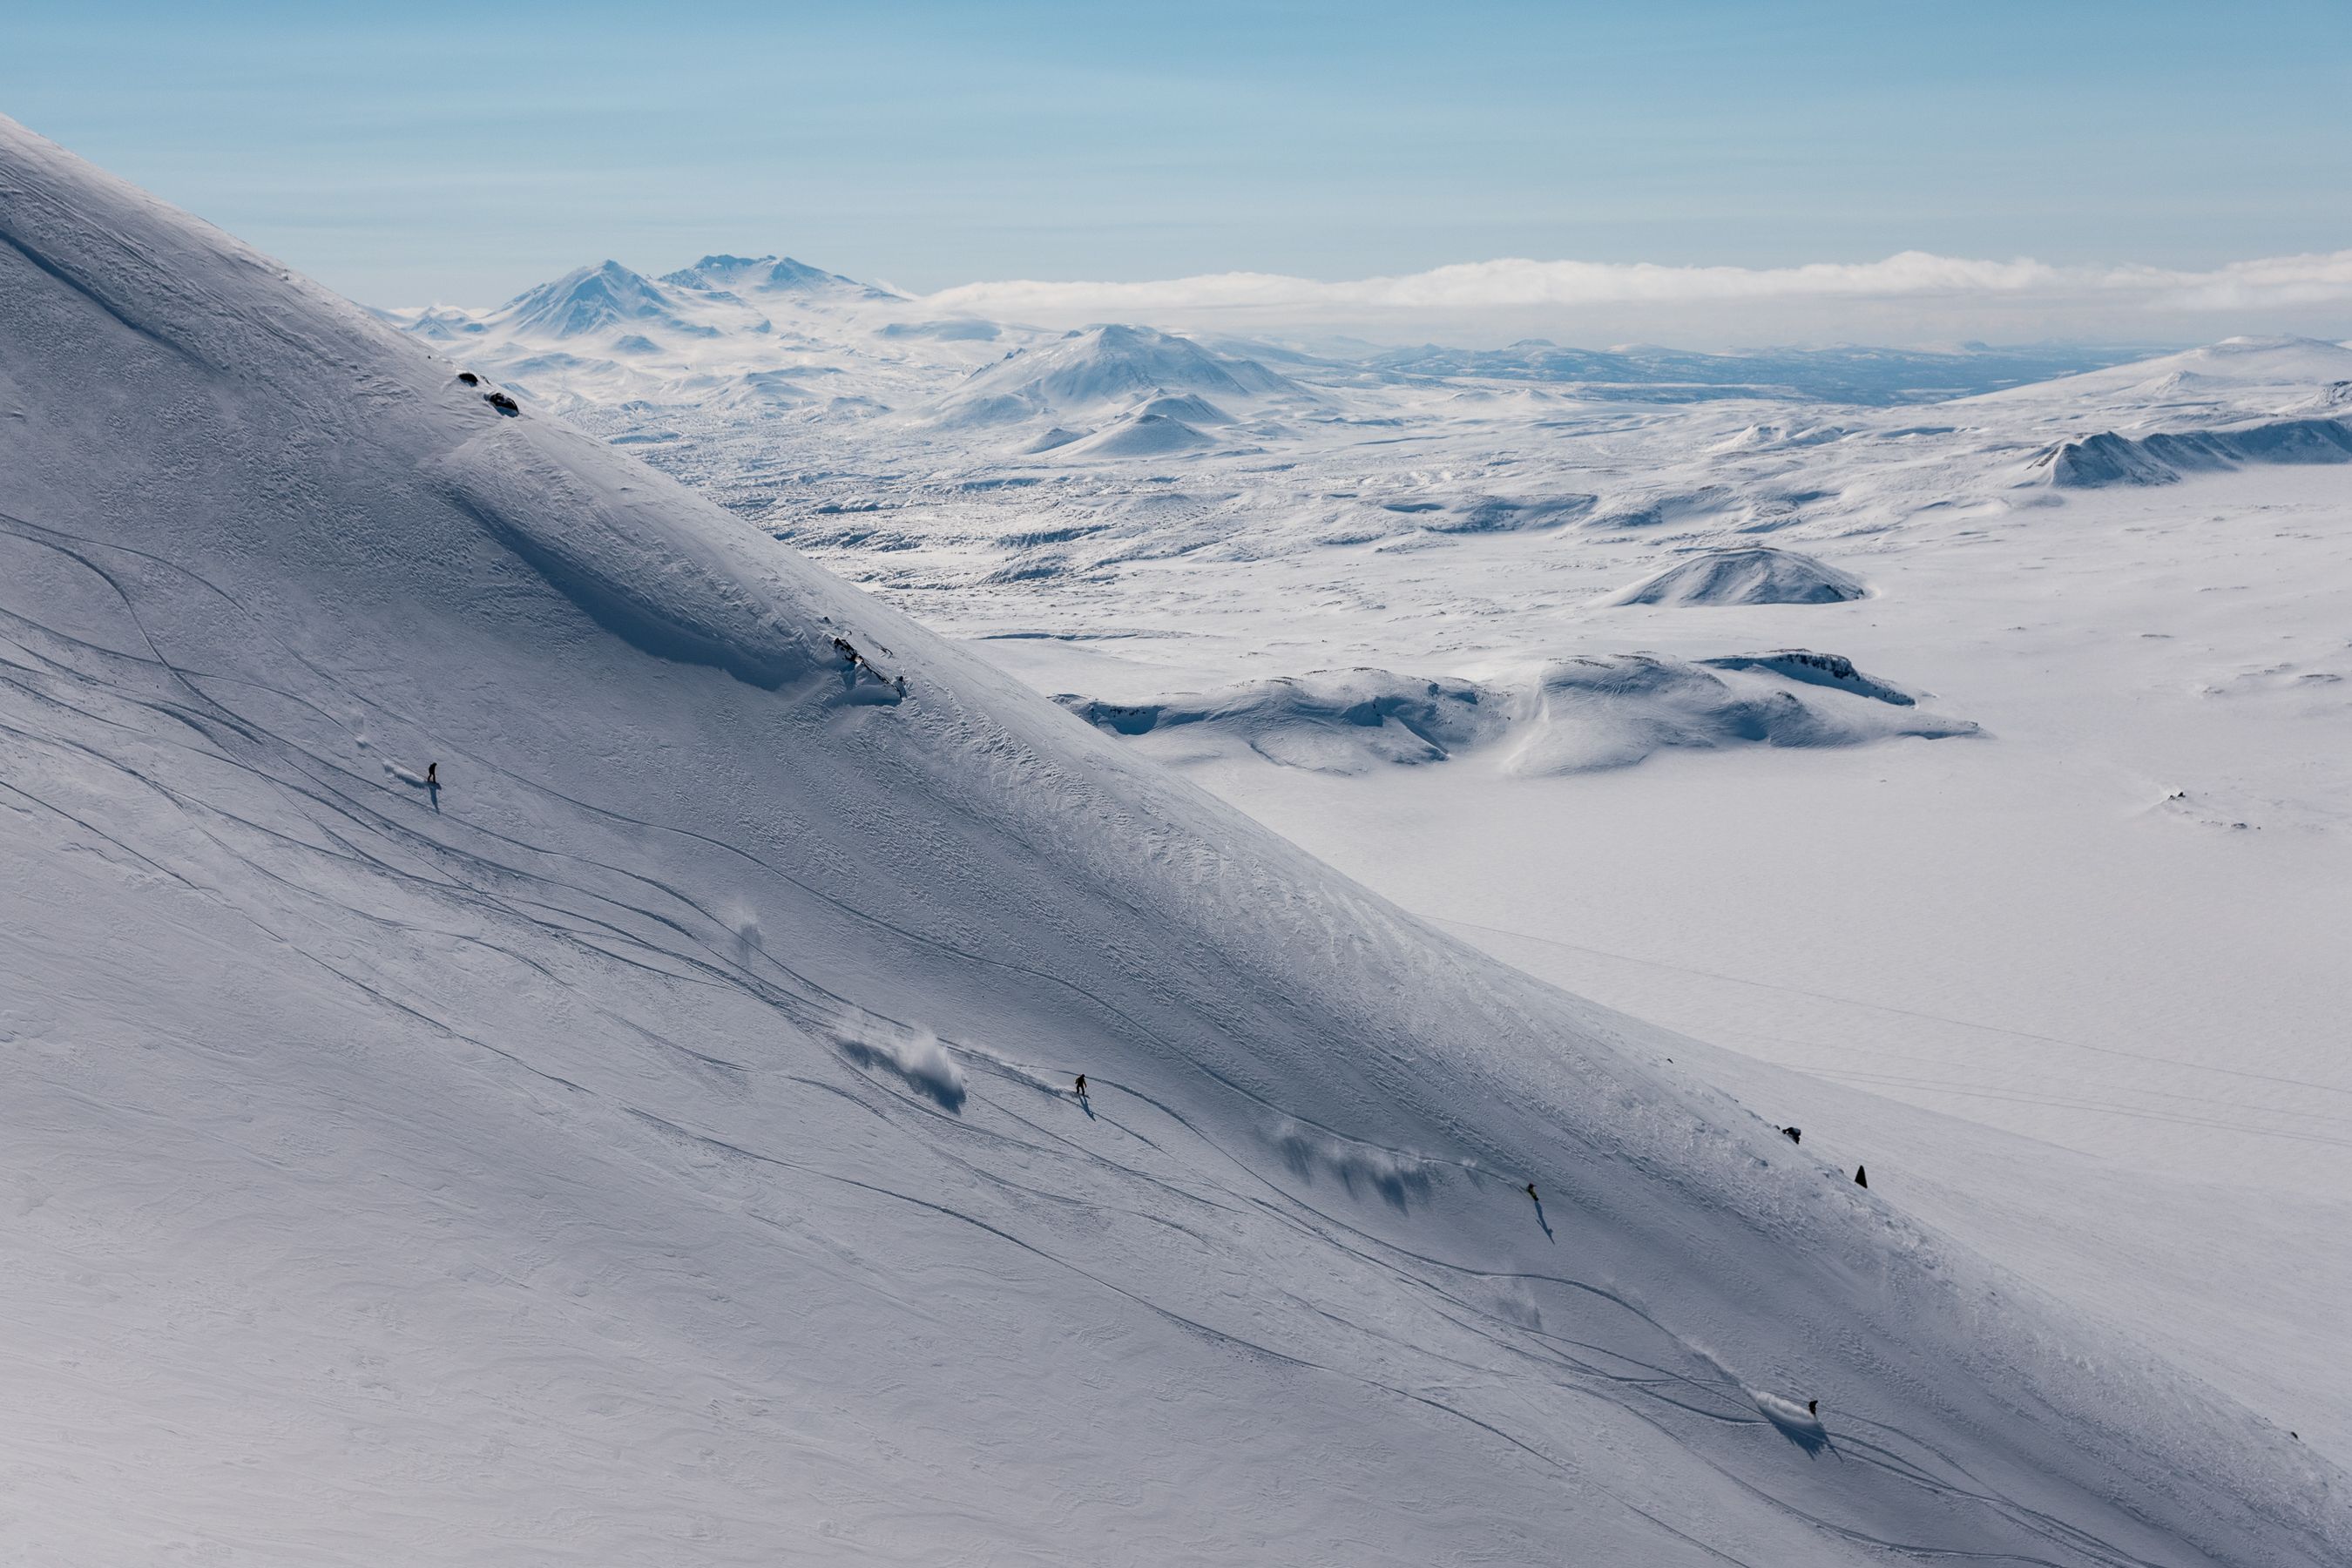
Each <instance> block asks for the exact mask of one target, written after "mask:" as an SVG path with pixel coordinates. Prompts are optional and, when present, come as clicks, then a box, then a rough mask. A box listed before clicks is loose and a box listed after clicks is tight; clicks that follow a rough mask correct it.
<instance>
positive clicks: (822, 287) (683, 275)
mask: <svg viewBox="0 0 2352 1568" xmlns="http://www.w3.org/2000/svg"><path fill="white" fill-rule="evenodd" d="M661 280H662V281H663V282H664V283H667V284H671V285H673V286H675V287H677V288H680V289H724V290H726V291H728V292H730V293H736V294H841V295H849V296H852V297H855V298H859V299H867V300H893V299H896V298H898V296H897V295H895V294H891V293H889V292H888V291H887V290H886V289H877V288H874V287H873V286H872V285H870V284H866V283H860V282H859V281H857V280H856V279H854V278H844V277H843V276H842V275H841V274H840V273H838V272H827V271H825V270H824V269H823V268H816V267H811V266H810V265H808V264H807V263H806V262H804V261H795V260H793V258H791V257H789V256H748V257H747V256H706V257H704V258H702V259H701V260H699V261H698V262H696V263H694V265H692V266H691V267H681V268H678V269H677V271H675V272H666V273H664V274H662V279H661Z"/></svg>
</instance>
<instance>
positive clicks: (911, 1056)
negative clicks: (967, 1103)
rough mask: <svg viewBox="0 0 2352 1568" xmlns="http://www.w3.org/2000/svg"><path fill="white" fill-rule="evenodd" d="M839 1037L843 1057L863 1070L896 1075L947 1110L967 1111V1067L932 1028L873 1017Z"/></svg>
mask: <svg viewBox="0 0 2352 1568" xmlns="http://www.w3.org/2000/svg"><path fill="white" fill-rule="evenodd" d="M839 1039H840V1042H841V1051H842V1054H843V1055H844V1056H845V1057H847V1058H849V1059H850V1060H851V1061H853V1062H856V1064H857V1065H858V1066H859V1067H862V1068H883V1069H884V1070H886V1071H888V1072H894V1073H896V1074H898V1076H899V1077H900V1078H902V1079H906V1080H907V1084H908V1087H909V1088H911V1089H915V1090H917V1091H918V1092H919V1093H922V1094H927V1095H929V1096H930V1098H932V1099H933V1100H938V1101H939V1102H940V1105H942V1106H943V1107H945V1108H946V1109H948V1110H962V1109H963V1100H964V1093H965V1089H964V1079H963V1068H961V1067H960V1066H959V1065H957V1063H956V1060H955V1058H952V1057H950V1056H949V1055H948V1052H947V1047H945V1046H942V1045H940V1038H939V1037H938V1036H937V1035H934V1034H932V1033H931V1032H930V1031H929V1029H919V1028H909V1027H908V1026H905V1025H903V1024H894V1023H891V1022H889V1021H887V1019H882V1018H871V1019H867V1020H866V1022H865V1023H864V1024H862V1025H860V1026H857V1027H856V1029H855V1030H854V1031H850V1032H845V1033H844V1034H842V1035H841V1036H840V1037H839Z"/></svg>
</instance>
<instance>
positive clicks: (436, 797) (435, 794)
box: [425, 784, 441, 816]
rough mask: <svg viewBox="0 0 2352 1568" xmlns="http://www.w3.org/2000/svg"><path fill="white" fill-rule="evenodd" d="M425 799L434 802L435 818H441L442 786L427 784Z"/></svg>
mask: <svg viewBox="0 0 2352 1568" xmlns="http://www.w3.org/2000/svg"><path fill="white" fill-rule="evenodd" d="M425 799H426V800H428V801H430V802H432V803H433V815H434V816H440V815H441V786H440V785H439V784H426V785H425Z"/></svg>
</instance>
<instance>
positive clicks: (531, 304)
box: [491, 261, 678, 338]
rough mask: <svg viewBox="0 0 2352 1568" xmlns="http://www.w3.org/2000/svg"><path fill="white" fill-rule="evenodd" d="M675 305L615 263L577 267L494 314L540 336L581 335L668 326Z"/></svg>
mask: <svg viewBox="0 0 2352 1568" xmlns="http://www.w3.org/2000/svg"><path fill="white" fill-rule="evenodd" d="M677 311H678V301H677V299H676V298H675V297H673V296H672V295H671V294H670V293H669V292H668V291H667V289H664V288H663V287H662V286H661V285H660V284H658V283H656V282H655V281H654V280H653V279H650V278H647V277H646V276H645V275H644V274H643V273H639V272H633V271H631V270H630V269H629V268H625V267H624V266H622V265H621V264H620V263H619V262H617V261H607V262H605V263H604V264H603V265H602V266H598V267H577V268H572V270H571V271H569V272H567V273H565V274H564V275H563V276H562V277H561V278H558V279H555V280H554V281H552V282H549V283H542V284H541V285H540V286H539V287H538V288H536V289H526V290H524V291H523V292H522V293H521V294H519V295H517V296H516V297H515V298H514V299H512V300H509V301H507V303H506V304H505V305H503V306H501V307H500V308H499V310H498V311H497V312H496V313H495V314H494V315H493V316H492V318H491V320H492V321H497V322H499V323H500V324H503V325H505V326H507V327H509V328H510V329H512V330H513V331H519V332H525V333H530V334H531V335H534V336H539V337H550V338H573V337H583V336H586V335H587V334H589V333H592V332H600V331H606V330H608V329H610V328H613V327H616V326H626V325H630V324H633V323H636V322H642V321H657V322H665V323H667V322H672V321H676V320H677Z"/></svg>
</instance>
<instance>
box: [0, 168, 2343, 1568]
mask: <svg viewBox="0 0 2352 1568" xmlns="http://www.w3.org/2000/svg"><path fill="white" fill-rule="evenodd" d="M0 242H5V243H0V561H5V569H0V808H5V809H0V858H5V876H0V889H5V893H4V894H0V1064H5V1071H6V1093H5V1097H0V1115H5V1138H0V1151H5V1154H0V1200H5V1201H0V1215H5V1237H6V1246H7V1267H6V1269H5V1274H0V1281H5V1282H4V1283H0V1302H5V1306H0V1311H5V1334H0V1365H5V1369H6V1379H7V1387H8V1393H9V1399H8V1419H7V1420H6V1422H5V1424H0V1473H5V1476H6V1478H7V1482H8V1484H7V1486H6V1488H5V1492H0V1559H5V1560H6V1561H11V1562H25V1563H68V1564H78V1563H107V1564H110V1563H220V1564H268V1565H273V1568H275V1565H285V1568H293V1565H297V1564H300V1565H314V1564H324V1563H353V1564H378V1563H404V1564H405V1563H481V1564H501V1565H504V1564H530V1563H598V1564H605V1563H613V1564H617V1563H630V1564H689V1563H692V1564H704V1563H762V1564H772V1563H1041V1562H1051V1563H1088V1564H1095V1563H1132V1564H1170V1563H1332V1564H1360V1563H1399V1564H1404V1563H1580V1564H1582V1563H1591V1564H1681V1563H1691V1564H1698V1563H1744V1564H1749V1565H1753V1568H1767V1565H1771V1568H1778V1565H1783V1564H1825V1563H1884V1562H1888V1561H1943V1562H1953V1561H1958V1562H1985V1563H2035V1564H2051V1565H2061V1564H2063V1565H2069V1568H2071V1565H2077V1564H2081V1565H2099V1568H2157V1565H2162V1568H2188V1565H2191V1564H2221V1563H2229V1564H2312V1565H2325V1564H2343V1563H2347V1562H2352V1481H2347V1476H2346V1474H2345V1472H2344V1470H2343V1469H2342V1468H2340V1467H2341V1466H2342V1464H2343V1463H2344V1462H2345V1460H2346V1459H2347V1457H2352V1358H2347V1356H2346V1354H2345V1349H2346V1346H2345V1339H2344V1331H2343V1324H2344V1321H2345V1310H2344V1306H2343V1303H2344V1301H2345V1300H2347V1296H2352V1245H2347V1240H2346V1238H2347V1236H2352V1195H2347V1194H2352V1063H2347V1058H2346V1055H2345V1050H2344V1043H2345V1041H2344V1017H2345V1014H2346V1006H2345V1004H2346V1002H2347V979H2346V975H2347V964H2346V962H2345V960H2346V957H2347V953H2346V951H2345V948H2346V935H2347V931H2352V876H2348V875H2347V873H2352V683H2347V682H2352V617H2347V605H2352V466H2347V462H2352V431H2348V430H2347V419H2352V390H2347V389H2352V349H2347V348H2345V347H2343V346H2340V345H2337V344H2333V343H2326V342H2302V341H2278V340H2264V341H2244V340H2241V341H2232V342H2224V343H2220V344H2215V345H2212V346H2210V347H2207V348H2202V349H2197V350H2193V351H2190V352H2188V353H2175V354H2170V355H2167V356H2162V357H2153V358H2148V357H2141V358H2133V357H2131V356H2128V355H2085V354H2081V353H2073V352H2071V351H2063V350H2054V349H2053V350H2048V351H2015V352H1997V351H1992V350H1979V349H1968V350H1959V351H1955V352H1953V353H1891V352H1885V351H1876V350H1821V351H1812V352H1807V353H1776V354H1751V355H1707V354H1693V353H1678V352H1674V351H1668V350H1661V349H1651V348H1643V347H1632V348H1624V349H1618V350H1611V351H1606V352H1599V351H1596V352H1591V353H1586V352H1581V351H1576V350H1570V349H1566V348H1561V347H1558V346H1556V345H1551V344H1542V343H1521V344H1516V345H1511V346H1510V347H1507V348H1490V349H1481V350H1456V349H1447V348H1434V347H1432V348H1422V349H1398V348H1385V349H1383V348H1374V347H1370V346H1368V345H1350V344H1335V343H1329V342H1288V343H1286V342H1280V341H1248V342H1244V341H1242V340H1238V339H1226V338H1218V337H1213V336H1199V335H1176V334H1171V333H1169V332H1165V331H1157V330H1154V329H1152V328H1150V327H1147V326H1140V325H1131V324H1116V323H1114V324H1104V325H1100V326H1096V327H1092V328H1088V329H1085V330H1081V331H1075V332H1065V331H1048V330H1042V329H1037V328H1033V327H1027V326H1024V325H1022V324H1020V323H1017V322H1004V321H985V320H980V319H976V318H972V317H970V316H962V315H955V314H949V313H942V312H940V311H939V310H934V309H932V308H930V307H929V306H927V304H926V303H925V301H923V300H919V299H909V298H904V297H901V296H898V295H897V294H894V293H892V292H890V291H889V290H887V289H879V288H875V287H870V286H868V285H866V284H862V283H859V282H856V281H853V280H851V279H846V278H843V277H839V276H836V275H834V274H832V273H829V272H826V271H824V270H823V269H822V268H814V267H810V266H805V265H803V264H801V263H799V262H794V261H790V260H785V259H782V258H773V257H763V258H735V257H709V258H704V259H703V260H702V261H701V262H699V263H697V264H695V265H694V266H691V267H688V268H684V269H683V270H681V271H677V272H674V273H671V274H668V275H667V276H662V277H658V278H656V277H648V276H644V275H640V274H638V273H635V272H633V271H631V270H629V269H627V268H622V267H620V266H618V265H616V264H611V263H608V264H605V265H604V266H603V267H600V268H587V269H583V270H582V271H580V272H578V273H574V274H572V275H571V276H569V277H567V278H564V279H560V280H558V281H556V282H554V283H551V284H549V285H547V286H546V287H544V288H541V289H535V290H533V291H532V292H530V293H529V294H526V295H524V296H523V297H521V298H520V299H519V300H515V301H513V302H511V303H510V304H509V305H507V306H504V307H501V308H499V309H496V310H479V311H477V310H457V309H451V308H445V307H436V308H433V309H430V310H363V309H362V308H360V307H357V306H354V305H352V304H348V303H346V302H344V301H342V300H339V299H336V298H335V297H333V296H332V295H331V294H329V293H327V292H326V291H324V290H323V289H320V288H318V287H316V286H314V285H312V284H310V283H309V282H307V281H305V280H304V279H300V278H299V277H296V276H294V275H292V274H291V273H289V271H288V270H287V269H286V268H282V267H280V266H278V264H276V263H274V262H272V261H270V260H268V258H264V257H262V256H260V255H258V254H257V253H256V252H254V251H252V250H250V249H248V248H247V247H244V246H242V245H240V244H238V243H237V242H236V241H235V240H233V239H230V238H229V237H226V236H224V235H222V234H221V233H219V232H218V231H216V230H215V229H212V228H210V227H208V226H205V224H203V223H202V222H200V221H198V220H196V219H194V218H192V217H189V216H185V215H184V214H181V213H179V212H177V211H175V210H173V209H172V208H170V207H168V206H166V205H163V204H161V203H159V202H157V201H155V200H154V199H152V198H151V197H149V196H146V195H142V193H140V192H138V191H137V190H135V189H132V188H131V187H130V186H128V185H125V184H122V183H121V182H119V181H117V180H114V179H113V178H111V177H110V176H108V175H106V174H102V173H100V172H99V171H97V170H95V169H93V168H91V167H90V166H89V165H88V164H86V163H82V162H80V161H79V160H78V159H76V158H75V157H73V156H72V155H70V154H68V153H65V152H63V151H61V150H60V149H58V148H57V147H55V146H53V145H51V144H49V143H47V142H44V141H42V140H41V139H40V138H38V137H37V136H35V135H33V134H31V133H30V132H26V131H24V130H22V129H21V128H19V127H16V125H14V124H13V123H11V122H7V121H0ZM1266 336H1267V337H1268V338H1275V337H1276V334H1266ZM1080 1074H1084V1075H1085V1079H1086V1083H1087V1091H1086V1092H1085V1093H1080V1092H1078V1091H1077V1090H1076V1079H1077V1075H1080ZM1789 1128H1801V1129H1802V1135H1801V1138H1797V1137H1792V1136H1791V1135H1790V1132H1788V1131H1784V1129H1789ZM1858 1167H1865V1168H1866V1169H1867V1171H1868V1173H1869V1182H1868V1184H1867V1185H1864V1184H1861V1183H1859V1182H1857V1181H1856V1180H1855V1175H1856V1171H1857V1168H1858Z"/></svg>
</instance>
